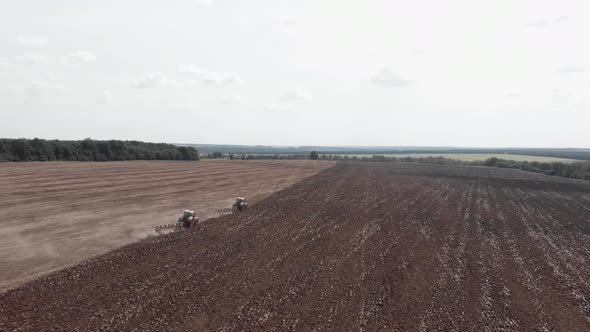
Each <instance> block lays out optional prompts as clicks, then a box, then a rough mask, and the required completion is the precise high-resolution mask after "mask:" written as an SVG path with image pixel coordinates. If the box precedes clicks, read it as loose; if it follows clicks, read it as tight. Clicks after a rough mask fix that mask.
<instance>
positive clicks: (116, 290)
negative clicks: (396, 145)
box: [0, 163, 590, 331]
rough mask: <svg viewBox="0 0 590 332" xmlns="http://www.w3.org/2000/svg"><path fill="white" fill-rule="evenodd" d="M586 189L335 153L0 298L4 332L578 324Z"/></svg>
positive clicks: (587, 323) (588, 315) (589, 205)
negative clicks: (279, 187)
mask: <svg viewBox="0 0 590 332" xmlns="http://www.w3.org/2000/svg"><path fill="white" fill-rule="evenodd" d="M589 276H590V185H588V184H587V183H583V182H576V181H570V180H565V179H558V178H552V177H546V176H541V175H536V174H529V173H523V172H518V171H511V170H501V169H492V168H473V167H458V166H436V165H412V164H389V163H367V164H360V163H354V164H340V165H338V166H336V167H334V168H331V169H328V170H325V171H323V172H321V173H319V174H317V175H315V176H312V177H309V178H307V179H305V180H303V181H302V182H299V183H297V184H296V185H294V186H292V187H290V188H288V189H286V190H283V191H281V192H278V193H275V194H274V195H272V196H270V197H268V198H266V199H264V200H262V201H260V202H259V203H257V204H254V205H252V206H251V207H250V208H249V209H248V211H246V212H245V213H241V214H235V215H229V216H226V217H222V218H220V219H214V220H209V221H208V222H205V223H203V224H200V225H199V227H198V228H197V229H194V230H192V231H189V232H182V233H176V234H171V235H168V236H162V237H157V238H151V239H148V240H145V241H142V242H139V243H134V244H131V245H128V246H126V247H124V248H121V249H119V250H116V251H114V252H111V253H109V254H106V255H103V256H100V257H97V258H93V259H91V260H89V261H86V262H84V263H82V264H80V265H76V266H74V267H71V268H67V269H65V270H62V271H60V272H58V273H55V274H52V275H50V276H47V277H44V278H42V279H39V280H37V281H33V282H30V283H28V284H26V285H24V286H23V287H20V288H17V289H14V290H11V291H8V292H7V293H5V294H2V295H0V330H7V331H40V330H55V331H74V330H78V331H88V330H108V331H234V330H277V331H278V330H291V329H292V330H300V331H309V330H334V331H350V330H358V331H364V330H367V331H377V330H399V331H407V330H411V331H432V330H458V331H500V330H503V331H543V330H545V331H551V330H559V331H588V330H590V303H589V301H590V277H589Z"/></svg>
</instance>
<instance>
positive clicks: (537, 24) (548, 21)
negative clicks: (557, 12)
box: [524, 16, 568, 28]
mask: <svg viewBox="0 0 590 332" xmlns="http://www.w3.org/2000/svg"><path fill="white" fill-rule="evenodd" d="M567 20H568V17H567V16H558V17H555V18H552V19H542V20H536V21H531V22H528V23H526V24H525V25H524V27H525V28H543V27H547V26H550V25H552V24H560V23H565V22H567Z"/></svg>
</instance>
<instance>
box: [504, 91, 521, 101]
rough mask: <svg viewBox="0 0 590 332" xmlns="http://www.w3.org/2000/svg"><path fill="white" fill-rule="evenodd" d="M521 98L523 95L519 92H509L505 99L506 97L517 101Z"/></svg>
mask: <svg viewBox="0 0 590 332" xmlns="http://www.w3.org/2000/svg"><path fill="white" fill-rule="evenodd" d="M520 96H521V94H520V93H518V92H508V93H507V94H506V95H505V97H506V98H508V99H515V98H518V97H520Z"/></svg>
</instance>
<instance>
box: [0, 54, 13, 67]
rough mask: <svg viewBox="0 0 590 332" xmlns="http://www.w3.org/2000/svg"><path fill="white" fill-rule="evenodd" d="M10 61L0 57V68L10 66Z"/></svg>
mask: <svg viewBox="0 0 590 332" xmlns="http://www.w3.org/2000/svg"><path fill="white" fill-rule="evenodd" d="M10 66H11V65H10V62H9V61H8V59H7V58H3V57H0V69H2V68H8V67H10Z"/></svg>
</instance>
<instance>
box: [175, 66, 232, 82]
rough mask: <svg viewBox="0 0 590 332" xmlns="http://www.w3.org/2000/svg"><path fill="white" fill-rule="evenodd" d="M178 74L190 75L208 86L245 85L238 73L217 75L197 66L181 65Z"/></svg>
mask: <svg viewBox="0 0 590 332" xmlns="http://www.w3.org/2000/svg"><path fill="white" fill-rule="evenodd" d="M177 72H179V73H181V74H185V75H190V76H191V77H194V78H195V79H196V80H197V81H198V82H200V83H202V84H207V85H224V86H226V85H232V84H243V81H242V79H241V77H240V76H239V75H238V74H236V73H216V72H212V71H209V70H207V69H203V68H201V67H198V66H195V65H180V66H178V68H177Z"/></svg>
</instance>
